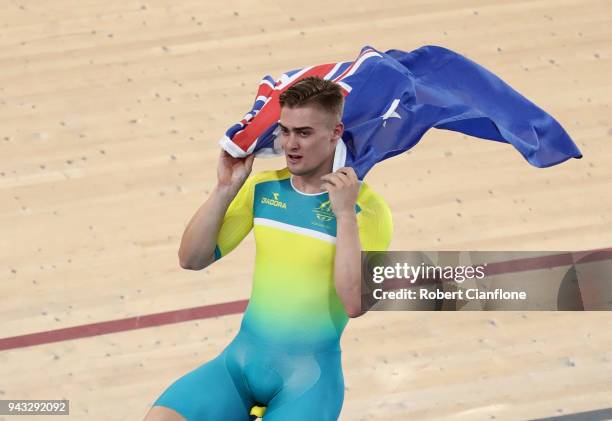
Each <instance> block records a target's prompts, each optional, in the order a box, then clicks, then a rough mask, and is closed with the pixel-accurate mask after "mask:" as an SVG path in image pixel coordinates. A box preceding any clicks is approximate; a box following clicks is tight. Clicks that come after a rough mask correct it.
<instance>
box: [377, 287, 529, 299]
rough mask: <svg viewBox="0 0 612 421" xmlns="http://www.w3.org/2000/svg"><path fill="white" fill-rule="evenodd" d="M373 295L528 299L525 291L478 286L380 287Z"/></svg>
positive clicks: (421, 297)
mask: <svg viewBox="0 0 612 421" xmlns="http://www.w3.org/2000/svg"><path fill="white" fill-rule="evenodd" d="M372 296H373V297H374V298H375V299H377V300H442V299H444V300H526V299H527V293H526V292H525V291H504V290H503V289H501V288H496V289H494V290H493V291H482V290H479V289H478V288H470V289H466V290H461V289H460V290H457V291H441V290H435V291H429V290H427V289H425V288H419V289H416V290H414V289H407V288H402V289H398V290H394V291H384V290H382V289H380V288H378V289H375V290H374V291H372Z"/></svg>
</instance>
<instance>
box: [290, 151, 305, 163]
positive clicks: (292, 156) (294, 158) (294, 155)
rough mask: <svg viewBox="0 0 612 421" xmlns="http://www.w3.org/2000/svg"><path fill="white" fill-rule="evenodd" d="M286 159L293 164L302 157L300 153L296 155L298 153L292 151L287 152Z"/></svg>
mask: <svg viewBox="0 0 612 421" xmlns="http://www.w3.org/2000/svg"><path fill="white" fill-rule="evenodd" d="M287 159H288V160H289V162H291V163H292V164H295V163H296V162H299V160H300V159H302V155H298V154H293V153H288V154H287Z"/></svg>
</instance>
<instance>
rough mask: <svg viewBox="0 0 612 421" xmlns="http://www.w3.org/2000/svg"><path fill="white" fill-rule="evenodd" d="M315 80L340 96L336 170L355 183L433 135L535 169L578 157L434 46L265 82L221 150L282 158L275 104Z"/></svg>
mask: <svg viewBox="0 0 612 421" xmlns="http://www.w3.org/2000/svg"><path fill="white" fill-rule="evenodd" d="M313 75H316V76H320V77H322V78H324V79H328V80H332V81H334V82H336V83H338V84H339V85H340V86H341V88H342V91H343V94H344V95H345V105H344V114H343V116H342V121H343V123H344V126H345V130H344V134H343V136H342V140H341V142H339V144H338V146H337V148H336V154H335V159H334V170H336V169H337V168H340V167H342V166H350V167H353V168H354V169H355V172H356V173H357V176H358V178H359V179H363V178H364V177H365V175H366V174H367V172H368V171H369V170H370V169H371V168H372V167H373V166H374V165H375V164H376V163H378V162H380V161H382V160H384V159H387V158H390V157H392V156H395V155H398V154H401V153H403V152H405V151H407V150H409V149H410V148H412V147H413V146H414V145H416V144H417V143H418V142H419V140H420V139H421V137H422V136H423V135H424V134H425V132H426V131H427V130H429V129H431V128H432V127H433V128H437V129H444V130H452V131H456V132H460V133H464V134H466V135H470V136H475V137H479V138H483V139H488V140H494V141H499V142H505V143H509V144H511V145H512V146H514V148H515V149H516V150H517V151H519V152H520V153H521V155H522V156H523V157H524V158H525V159H526V160H527V161H528V162H529V163H530V164H532V165H534V166H536V167H540V168H543V167H549V166H552V165H556V164H559V163H561V162H564V161H566V160H568V159H570V158H581V157H582V154H581V153H580V151H579V149H578V148H577V146H576V145H575V144H574V142H573V141H572V139H571V138H570V137H569V135H568V134H567V132H566V131H565V130H564V129H563V127H561V125H560V124H559V123H558V122H557V121H556V120H555V119H554V118H553V117H552V116H551V115H549V114H548V113H546V112H545V111H544V110H542V109H541V108H539V107H538V106H537V105H535V104H534V103H533V102H531V101H530V100H528V99H527V98H525V97H524V96H523V95H521V94H520V93H519V92H517V91H516V90H514V89H513V88H512V87H511V86H510V85H508V84H507V83H506V82H504V81H503V80H501V79H500V78H499V77H498V76H496V75H495V74H493V73H492V72H490V71H489V70H487V69H485V68H484V67H482V66H481V65H479V64H478V63H475V62H474V61H472V60H470V59H468V58H466V57H464V56H462V55H460V54H458V53H456V52H454V51H451V50H449V49H446V48H443V47H438V46H432V45H429V46H424V47H421V48H418V49H416V50H413V51H411V52H405V51H401V50H395V49H394V50H388V51H386V52H384V53H383V52H381V51H378V50H376V49H374V48H373V47H370V46H365V47H363V48H362V49H361V52H360V54H359V55H358V56H357V58H356V59H355V60H354V61H352V62H351V61H346V62H338V63H328V64H322V65H317V66H308V67H304V68H301V69H296V70H292V71H289V72H286V73H284V74H283V75H281V77H280V78H278V79H277V80H274V79H273V78H272V77H270V76H266V77H264V78H263V79H262V81H261V83H260V85H259V89H258V91H257V95H256V99H255V102H254V104H253V107H252V109H251V110H250V111H249V112H248V113H247V114H246V115H245V116H244V117H243V119H242V120H241V121H240V122H238V123H237V124H234V125H233V126H231V127H230V128H229V129H228V130H227V131H226V133H225V135H224V136H223V137H222V138H221V140H220V142H219V143H220V145H221V147H222V148H224V149H225V150H226V151H228V152H229V153H230V154H231V155H232V156H234V157H244V156H247V155H249V154H251V153H254V154H256V156H265V155H279V154H282V149H281V147H280V139H279V138H278V133H279V129H278V124H277V123H278V120H279V118H280V105H279V102H278V97H279V96H280V94H281V93H282V92H284V91H285V90H286V89H287V88H289V87H290V86H291V85H292V84H294V83H295V82H297V81H298V80H301V79H303V78H305V77H308V76H313Z"/></svg>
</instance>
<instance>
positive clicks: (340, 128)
mask: <svg viewBox="0 0 612 421" xmlns="http://www.w3.org/2000/svg"><path fill="white" fill-rule="evenodd" d="M342 133H344V123H343V122H341V121H340V122H338V123H336V125H335V126H334V130H333V132H332V140H333V141H334V146H336V144H337V143H338V140H339V139H340V138H341V137H342Z"/></svg>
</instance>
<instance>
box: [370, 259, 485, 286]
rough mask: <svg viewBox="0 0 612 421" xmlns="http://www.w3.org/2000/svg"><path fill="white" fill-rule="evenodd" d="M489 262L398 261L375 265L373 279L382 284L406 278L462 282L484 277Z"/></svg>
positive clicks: (412, 281) (410, 279)
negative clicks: (473, 263)
mask: <svg viewBox="0 0 612 421" xmlns="http://www.w3.org/2000/svg"><path fill="white" fill-rule="evenodd" d="M486 265H487V264H486V263H484V264H483V265H478V266H431V265H425V263H421V264H420V265H418V266H415V265H411V264H408V263H396V264H395V265H391V266H374V267H373V268H372V281H373V282H375V283H377V284H380V283H382V282H383V281H385V279H406V280H408V281H410V283H411V284H414V283H415V282H416V281H417V280H454V281H455V282H458V283H462V282H464V281H465V280H467V279H482V278H484V277H485V272H484V268H485V266H486Z"/></svg>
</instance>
